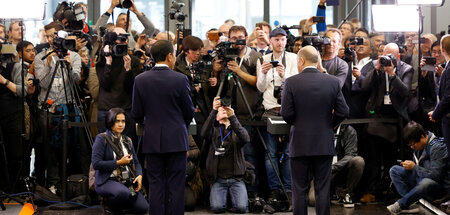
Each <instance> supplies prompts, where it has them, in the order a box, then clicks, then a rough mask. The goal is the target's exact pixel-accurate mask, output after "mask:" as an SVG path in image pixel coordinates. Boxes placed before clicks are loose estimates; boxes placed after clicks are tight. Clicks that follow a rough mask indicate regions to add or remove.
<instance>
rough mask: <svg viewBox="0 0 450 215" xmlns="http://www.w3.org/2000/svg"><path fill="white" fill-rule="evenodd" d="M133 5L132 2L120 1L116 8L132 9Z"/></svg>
mask: <svg viewBox="0 0 450 215" xmlns="http://www.w3.org/2000/svg"><path fill="white" fill-rule="evenodd" d="M132 5H133V2H132V1H131V0H120V3H119V4H118V5H117V6H116V7H117V8H130V7H131V6H132Z"/></svg>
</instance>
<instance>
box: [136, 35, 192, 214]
mask: <svg viewBox="0 0 450 215" xmlns="http://www.w3.org/2000/svg"><path fill="white" fill-rule="evenodd" d="M150 52H151V54H152V56H153V58H154V60H155V62H156V65H155V67H154V68H153V69H151V70H150V71H147V72H144V73H142V74H140V75H138V76H137V77H136V79H135V81H134V89H133V106H132V110H131V111H132V114H133V117H134V118H135V120H136V122H137V123H139V124H144V125H145V129H144V144H143V153H144V154H145V158H146V160H147V176H148V181H149V205H150V209H149V212H150V214H156V215H163V214H184V185H185V177H186V158H187V151H188V150H189V144H188V133H187V126H188V125H189V123H190V122H191V121H192V118H193V117H194V106H193V104H192V99H191V92H190V85H189V81H188V78H187V77H186V75H183V74H181V73H178V72H174V71H172V69H173V67H174V65H175V52H174V49H173V46H172V44H171V43H170V42H169V41H166V40H161V41H157V42H156V43H155V44H153V46H152V49H151V50H150Z"/></svg>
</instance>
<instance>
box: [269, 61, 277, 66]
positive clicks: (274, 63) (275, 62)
mask: <svg viewBox="0 0 450 215" xmlns="http://www.w3.org/2000/svg"><path fill="white" fill-rule="evenodd" d="M270 63H271V64H272V66H273V67H277V66H278V61H270Z"/></svg>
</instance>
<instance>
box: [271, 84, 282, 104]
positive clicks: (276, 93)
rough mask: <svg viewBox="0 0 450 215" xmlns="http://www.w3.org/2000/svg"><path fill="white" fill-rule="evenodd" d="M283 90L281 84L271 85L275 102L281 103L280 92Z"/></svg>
mask: <svg viewBox="0 0 450 215" xmlns="http://www.w3.org/2000/svg"><path fill="white" fill-rule="evenodd" d="M282 91H283V85H281V86H273V97H274V98H276V99H277V103H278V104H279V105H281V92H282Z"/></svg>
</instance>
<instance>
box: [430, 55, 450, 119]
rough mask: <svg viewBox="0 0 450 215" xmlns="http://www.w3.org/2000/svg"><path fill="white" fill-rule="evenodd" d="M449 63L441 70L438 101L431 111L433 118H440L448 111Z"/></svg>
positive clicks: (449, 107)
mask: <svg viewBox="0 0 450 215" xmlns="http://www.w3.org/2000/svg"><path fill="white" fill-rule="evenodd" d="M449 65H450V63H448V62H447V66H446V67H445V69H444V72H442V75H441V79H440V84H439V103H438V104H437V105H436V108H435V109H434V112H433V119H436V120H440V119H442V117H444V116H446V115H447V114H448V113H450V74H449V73H450V66H449Z"/></svg>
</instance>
